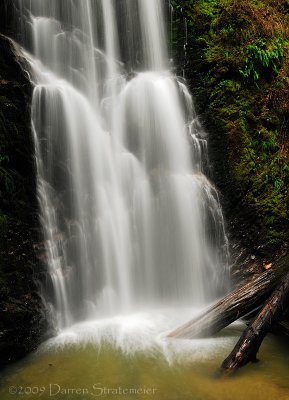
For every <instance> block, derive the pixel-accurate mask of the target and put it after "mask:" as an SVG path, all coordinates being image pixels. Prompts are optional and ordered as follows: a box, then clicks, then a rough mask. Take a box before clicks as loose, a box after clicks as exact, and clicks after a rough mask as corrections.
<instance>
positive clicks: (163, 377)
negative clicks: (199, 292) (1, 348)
mask: <svg viewBox="0 0 289 400" xmlns="http://www.w3.org/2000/svg"><path fill="white" fill-rule="evenodd" d="M241 330H242V327H241V326H237V327H233V328H230V329H227V330H225V331H224V332H225V333H223V334H222V335H219V337H218V338H217V339H216V340H215V342H214V341H212V340H207V341H206V340H204V341H195V342H194V344H192V343H188V342H186V343H185V342H184V343H178V344H177V346H179V347H180V350H177V348H174V349H173V350H172V349H170V351H168V350H166V351H164V352H163V353H162V352H160V351H159V350H155V351H152V352H149V351H142V352H135V353H133V354H127V355H125V354H124V353H123V352H122V351H120V350H118V349H116V348H115V347H114V346H111V345H109V344H107V343H105V342H103V343H102V344H99V345H97V346H93V345H92V344H87V345H83V346H80V345H73V346H64V348H62V349H58V350H57V351H54V350H51V349H50V350H49V351H47V350H46V351H42V352H40V353H39V354H35V355H33V356H31V357H29V358H27V359H26V360H24V361H23V362H21V363H20V364H18V365H17V366H14V367H13V369H10V370H6V371H5V373H4V376H3V379H2V385H1V390H0V399H1V400H10V399H13V400H16V399H27V400H28V399H38V398H41V399H44V400H46V399H47V400H48V399H56V400H67V399H69V400H76V399H85V400H89V399H93V398H104V399H115V400H118V399H133V400H136V399H147V400H149V399H154V400H187V399H192V400H233V399H234V400H275V399H276V400H277V399H278V400H285V399H289V379H288V378H289V345H288V342H287V341H286V340H284V339H282V338H280V337H274V336H273V335H272V336H269V337H268V338H266V340H265V342H264V344H263V346H262V349H261V351H260V353H259V359H260V362H259V363H257V364H254V365H253V364H251V365H248V366H246V367H245V368H243V369H242V370H241V371H240V372H239V373H238V374H237V375H236V376H234V377H233V378H225V377H221V376H220V375H219V373H218V371H219V366H220V364H221V362H222V360H223V359H224V358H225V357H226V355H227V354H228V353H229V352H230V351H231V349H232V344H233V343H234V342H235V341H236V340H237V337H238V336H239V334H240V332H241ZM214 343H215V344H214ZM172 346H175V344H172ZM186 346H187V347H186ZM186 349H187V351H186ZM9 391H10V392H11V393H9ZM12 392H13V393H12ZM14 392H15V393H14Z"/></svg>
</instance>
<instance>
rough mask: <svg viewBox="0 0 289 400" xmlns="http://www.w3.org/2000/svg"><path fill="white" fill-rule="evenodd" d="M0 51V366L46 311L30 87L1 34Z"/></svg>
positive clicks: (32, 334)
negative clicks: (41, 291)
mask: <svg viewBox="0 0 289 400" xmlns="http://www.w3.org/2000/svg"><path fill="white" fill-rule="evenodd" d="M9 5H10V6H11V5H13V2H10V1H1V2H0V20H1V21H0V27H1V28H0V29H1V30H2V29H3V30H4V32H5V33H9V29H10V27H9V21H10V19H9V18H10V17H11V18H12V11H11V7H9ZM3 10H4V11H3ZM9 16H10V17H9ZM5 21H6V23H5V24H4V22H5ZM7 22H8V24H7ZM0 54H1V58H0V149H1V150H0V368H1V367H3V366H5V365H7V364H9V362H11V361H13V360H16V359H18V358H19V357H22V356H24V355H26V354H27V353H29V352H30V351H32V350H33V349H35V348H36V347H37V345H38V344H39V343H40V342H41V340H42V339H43V337H44V334H45V332H47V322H46V321H47V315H46V311H45V309H44V306H43V303H42V300H41V298H40V296H39V294H38V293H39V287H38V284H37V283H36V282H40V281H41V276H43V273H45V267H44V266H43V264H42V263H41V261H40V260H39V259H38V258H37V254H36V251H35V248H38V247H39V246H37V243H39V242H40V241H41V231H40V227H39V222H38V217H37V213H38V205H37V196H36V170H35V162H34V145H33V138H32V135H31V126H30V104H31V96H32V90H33V87H32V85H31V83H30V80H29V74H28V72H27V71H26V70H27V65H26V64H25V61H24V58H23V56H22V54H21V51H20V49H18V48H17V45H14V43H13V42H12V41H11V40H10V39H8V38H7V37H6V36H3V35H0Z"/></svg>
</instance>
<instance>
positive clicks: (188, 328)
mask: <svg viewBox="0 0 289 400" xmlns="http://www.w3.org/2000/svg"><path fill="white" fill-rule="evenodd" d="M288 265H289V255H286V256H284V257H282V258H281V259H280V260H278V261H277V262H276V263H275V264H274V265H273V266H272V268H270V269H269V270H266V271H264V272H263V273H261V274H260V275H258V276H257V277H255V278H253V279H251V280H250V281H249V282H247V283H246V284H244V285H243V286H241V287H239V288H237V289H235V290H234V291H233V292H231V293H229V294H228V295H226V296H225V297H224V298H223V299H221V300H219V301H217V302H216V303H214V304H213V305H212V306H210V307H208V308H207V309H206V310H205V311H203V312H202V313H201V314H200V315H198V316H197V317H196V318H194V319H192V320H191V321H189V322H188V323H186V324H184V325H182V326H181V327H179V328H177V329H175V330H174V331H172V332H171V333H170V334H169V335H168V337H169V338H183V339H194V338H199V337H209V336H212V335H214V334H216V333H217V332H219V331H220V330H222V329H223V328H225V327H226V326H228V325H230V324H231V323H232V322H234V321H236V320H238V319H239V318H242V317H244V316H245V315H247V314H248V313H251V312H252V311H253V310H258V307H260V306H261V305H262V304H263V303H264V301H266V299H267V298H268V297H269V296H270V294H271V293H272V291H273V290H274V289H275V288H276V287H277V286H278V284H279V283H280V282H281V280H282V278H283V277H284V275H285V274H286V272H287V270H288Z"/></svg>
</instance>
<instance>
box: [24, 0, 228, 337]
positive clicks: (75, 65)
mask: <svg viewBox="0 0 289 400" xmlns="http://www.w3.org/2000/svg"><path fill="white" fill-rule="evenodd" d="M18 1H19V6H20V9H21V13H22V29H23V32H24V31H25V32H26V39H25V43H26V47H27V48H28V49H29V50H30V52H31V53H32V56H30V55H29V56H27V57H28V58H29V59H30V62H31V65H32V68H33V71H34V78H33V79H34V80H35V83H36V86H35V90H34V94H33V104H32V130H33V134H34V139H35V149H36V161H37V171H38V196H39V202H40V208H41V223H42V227H43V232H44V237H45V243H46V251H47V258H48V260H47V263H48V269H49V277H50V282H49V284H48V285H47V288H46V293H45V297H46V299H47V303H49V304H51V306H52V308H53V311H54V315H55V320H56V325H57V327H58V328H59V329H62V328H65V327H69V326H71V325H72V324H74V323H76V322H79V321H85V320H89V319H92V318H98V317H102V316H107V315H116V314H119V313H130V312H133V311H135V310H137V309H141V308H142V307H152V308H153V307H167V306H174V307H175V306H180V307H182V306H186V307H187V306H196V305H202V304H204V303H206V302H207V301H209V300H211V299H213V298H215V297H216V296H217V295H218V294H220V290H223V289H224V287H225V282H226V274H227V261H228V260H227V255H228V249H227V239H226V235H225V230H224V221H223V216H222V211H221V208H220V204H219V199H218V193H217V190H216V189H215V188H214V186H213V185H212V184H211V183H210V182H209V180H208V179H207V178H206V176H205V170H206V168H205V166H206V165H207V163H208V161H207V148H206V139H205V134H204V132H203V129H202V126H201V125H200V124H199V122H198V118H197V116H196V113H195V109H194V105H193V100H192V97H191V95H190V94H189V92H188V89H187V87H186V86H185V84H184V83H183V81H182V80H178V78H177V77H176V76H174V75H173V74H172V73H171V72H170V70H169V68H170V65H169V55H168V50H167V43H166V41H167V37H166V23H165V17H164V14H165V13H164V7H165V5H166V2H165V1H164V0H18Z"/></svg>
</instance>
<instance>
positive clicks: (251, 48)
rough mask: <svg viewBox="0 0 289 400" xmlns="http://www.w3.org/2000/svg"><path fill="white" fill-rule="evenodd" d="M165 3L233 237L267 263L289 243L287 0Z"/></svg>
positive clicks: (176, 51) (177, 56) (176, 52)
mask: <svg viewBox="0 0 289 400" xmlns="http://www.w3.org/2000/svg"><path fill="white" fill-rule="evenodd" d="M171 3H172V5H173V6H174V14H173V19H174V23H173V35H172V48H173V57H174V59H175V60H177V64H178V65H179V66H180V68H179V69H178V71H177V72H178V73H182V70H184V72H185V76H186V78H187V80H188V83H189V84H190V87H191V91H192V92H193V94H194V97H195V100H196V106H197V109H198V113H199V115H200V118H201V121H202V123H203V125H204V126H205V128H206V130H207V132H208V133H209V135H208V140H209V152H210V160H211V162H212V171H211V172H212V179H213V181H214V182H215V184H216V185H217V187H218V188H219V190H220V193H221V194H222V196H223V197H222V199H223V206H224V209H225V213H226V219H227V221H228V230H229V232H230V239H231V243H233V244H238V246H239V248H240V245H241V247H243V248H244V249H245V253H247V254H251V255H253V257H255V255H256V257H258V258H260V260H261V259H262V260H265V262H266V260H270V259H272V257H275V256H276V255H278V253H280V252H282V251H286V249H287V245H288V228H289V108H288V105H289V59H288V55H289V28H288V26H289V2H288V0H270V1H267V0H264V1H256V0H221V1H217V0H185V1H179V0H172V1H171ZM185 31H187V40H186V41H185V40H184V37H185V36H186V35H185ZM184 48H185V52H184ZM234 256H236V252H235V253H234V250H233V257H234Z"/></svg>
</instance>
